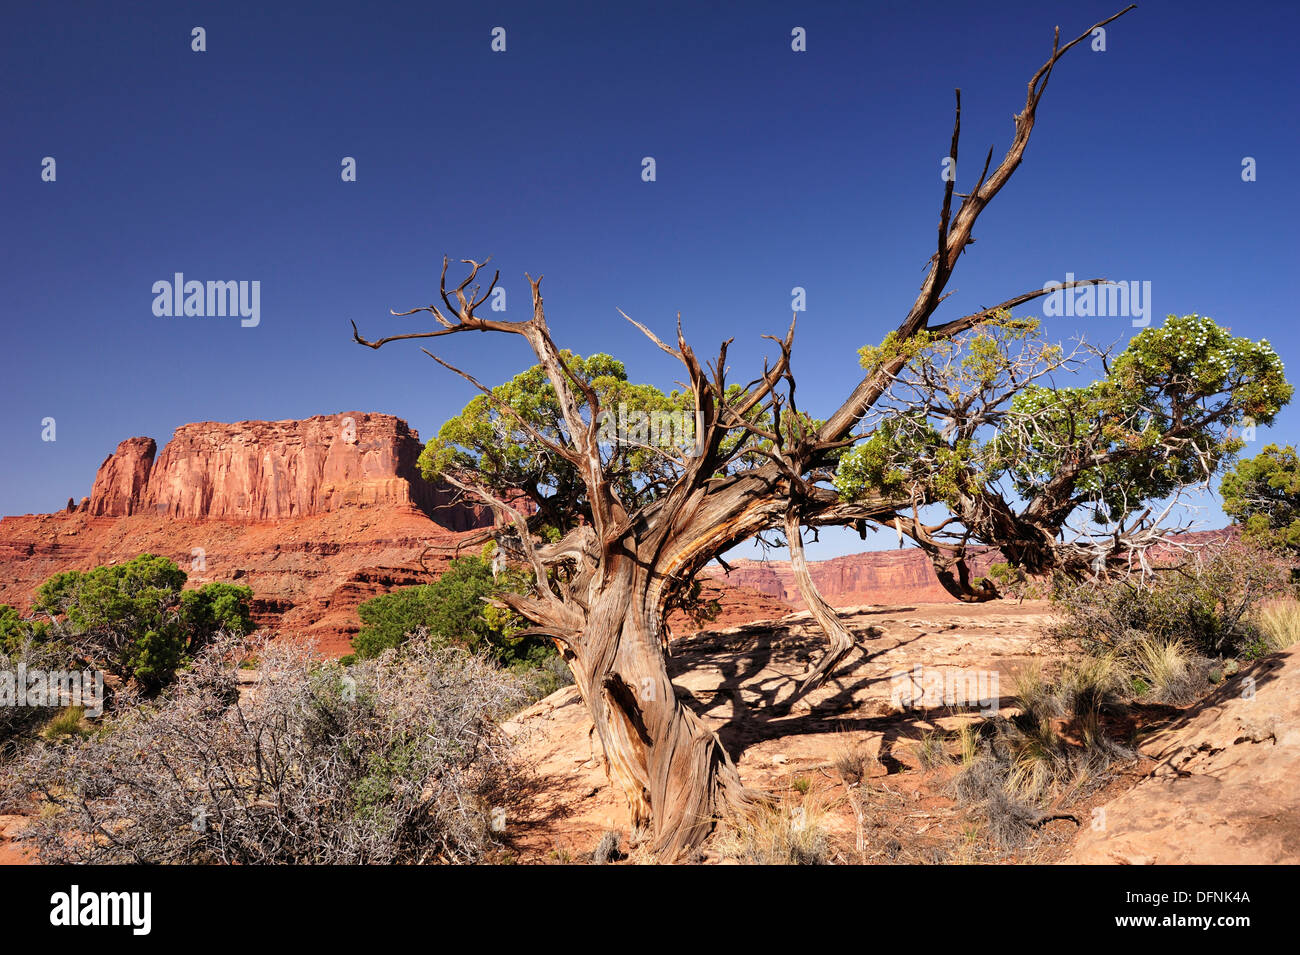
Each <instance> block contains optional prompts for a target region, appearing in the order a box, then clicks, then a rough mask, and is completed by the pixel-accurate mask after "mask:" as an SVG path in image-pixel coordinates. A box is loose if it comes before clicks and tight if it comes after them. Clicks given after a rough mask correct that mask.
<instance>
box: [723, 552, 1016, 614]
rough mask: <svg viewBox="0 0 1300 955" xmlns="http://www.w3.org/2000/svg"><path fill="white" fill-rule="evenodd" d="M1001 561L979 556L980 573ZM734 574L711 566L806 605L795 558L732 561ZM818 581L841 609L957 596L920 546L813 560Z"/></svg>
mask: <svg viewBox="0 0 1300 955" xmlns="http://www.w3.org/2000/svg"><path fill="white" fill-rule="evenodd" d="M995 559H996V556H995V554H994V553H993V552H991V551H990V552H987V553H980V554H978V555H976V557H975V559H974V561H973V566H974V571H975V573H977V574H979V573H983V572H984V571H985V570H987V568H988V565H989V564H990V563H992V562H993V560H995ZM729 563H730V564H731V572H730V573H725V574H724V573H723V572H722V571H720V570H718V569H716V568H710V569H709V571H708V573H709V574H710V575H711V576H712V577H713V578H714V579H715V580H717V581H719V582H724V581H725V582H726V583H727V584H728V585H732V586H737V587H743V588H745V589H747V590H755V591H758V592H759V593H763V594H766V595H768V596H769V597H772V598H774V599H776V600H779V601H782V602H784V603H787V604H789V605H790V606H792V607H795V608H797V609H799V610H803V609H805V606H804V601H803V598H802V597H800V596H799V590H798V588H797V587H796V586H795V582H794V572H793V570H791V568H790V563H789V561H784V560H765V561H758V560H736V561H729ZM808 569H809V572H810V573H811V574H812V578H813V583H815V584H816V585H817V589H818V590H820V591H821V594H822V596H823V597H825V598H826V601H827V602H828V603H830V604H831V605H832V606H835V607H853V606H857V605H859V604H899V603H909V602H913V603H916V602H920V603H942V602H946V601H949V600H952V599H953V597H952V596H951V595H950V594H949V593H948V591H946V590H944V589H943V586H942V585H941V584H940V583H939V578H938V577H936V576H935V573H934V568H933V566H932V565H931V563H930V558H928V557H927V556H926V555H925V554H924V553H923V552H922V551H920V550H917V549H916V548H908V549H906V550H896V551H884V550H882V551H868V552H866V553H862V554H848V555H846V556H844V557H832V558H831V559H829V560H814V561H809V562H808Z"/></svg>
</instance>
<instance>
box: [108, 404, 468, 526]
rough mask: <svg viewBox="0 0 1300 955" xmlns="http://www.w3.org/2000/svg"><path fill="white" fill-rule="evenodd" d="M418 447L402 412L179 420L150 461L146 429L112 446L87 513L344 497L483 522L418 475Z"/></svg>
mask: <svg viewBox="0 0 1300 955" xmlns="http://www.w3.org/2000/svg"><path fill="white" fill-rule="evenodd" d="M420 448H421V444H420V439H419V435H418V434H416V433H415V432H414V431H412V430H411V429H410V427H408V426H407V424H406V422H405V421H402V420H401V419H400V418H395V417H393V416H392V415H384V414H365V413H362V412H346V413H343V414H338V415H321V416H317V417H314V418H308V419H306V420H302V421H292V420H290V421H241V422H237V423H235V424H219V423H215V422H202V423H199V424H187V425H183V426H182V427H180V428H177V429H176V433H175V435H173V437H172V440H171V441H170V442H168V444H167V446H166V447H165V448H163V451H162V454H160V455H159V456H158V459H157V460H156V461H155V460H154V459H153V456H154V449H155V444H154V441H153V439H152V438H129V439H127V440H126V441H123V442H122V443H121V444H120V445H118V448H117V451H116V452H115V453H114V454H112V455H110V456H109V458H108V459H107V460H106V461H105V462H104V463H103V465H101V466H100V469H99V474H98V475H97V476H96V478H95V486H94V489H93V490H92V492H91V495H90V513H91V514H93V515H95V516H103V517H125V516H129V515H131V514H138V513H144V512H148V513H151V514H161V515H164V516H167V517H172V518H180V519H185V520H224V521H274V520H284V519H286V518H293V517H310V516H312V515H315V514H324V513H326V512H328V511H334V510H338V509H339V508H342V507H349V506H370V507H416V508H418V509H419V510H421V511H423V512H424V513H426V514H427V515H429V516H430V517H432V518H434V519H435V520H437V521H438V523H439V524H441V525H443V526H444V527H446V528H448V529H450V530H468V529H470V528H473V527H481V526H484V525H485V524H488V523H490V522H491V516H490V514H489V513H488V512H487V511H486V509H485V508H482V507H480V506H466V505H462V504H459V503H457V502H456V500H455V498H454V496H453V494H452V493H451V491H450V490H449V489H447V488H445V487H440V486H435V485H433V484H430V483H429V482H427V481H425V480H424V479H423V478H422V477H420V474H419V470H418V468H417V466H416V460H417V459H418V458H419V455H420Z"/></svg>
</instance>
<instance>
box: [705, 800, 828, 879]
mask: <svg viewBox="0 0 1300 955" xmlns="http://www.w3.org/2000/svg"><path fill="white" fill-rule="evenodd" d="M715 846H716V848H717V849H718V851H719V852H721V853H722V855H723V856H725V857H727V858H731V859H735V860H736V861H738V862H741V863H743V864H746V865H826V864H827V863H829V862H830V857H831V839H830V834H829V833H828V832H827V831H826V827H825V826H824V825H823V812H822V810H821V809H819V808H817V807H816V806H810V805H808V800H801V801H799V802H793V801H790V800H786V801H783V802H781V803H780V804H777V805H771V806H761V807H758V808H756V809H755V810H754V811H753V812H752V813H750V814H749V815H747V816H745V817H737V818H735V819H732V820H731V821H730V822H729V823H728V824H727V825H726V826H724V827H723V829H722V830H721V832H720V833H719V835H718V837H717V842H716V844H715Z"/></svg>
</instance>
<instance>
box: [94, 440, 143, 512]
mask: <svg viewBox="0 0 1300 955" xmlns="http://www.w3.org/2000/svg"><path fill="white" fill-rule="evenodd" d="M157 449H158V446H157V445H156V444H155V443H154V440H153V438H127V439H126V440H125V441H123V442H122V443H121V444H119V445H118V446H117V450H116V451H114V452H113V453H112V454H110V455H109V456H108V457H106V458H105V459H104V463H103V464H101V465H100V466H99V472H98V473H97V474H96V475H95V485H94V488H93V489H92V490H91V492H90V505H89V507H90V513H91V514H93V515H95V516H96V517H125V516H127V515H129V514H135V513H137V512H138V511H139V510H140V508H141V507H143V506H144V498H145V490H146V488H147V487H148V485H149V472H150V471H151V470H152V469H153V456H154V452H155V451H157Z"/></svg>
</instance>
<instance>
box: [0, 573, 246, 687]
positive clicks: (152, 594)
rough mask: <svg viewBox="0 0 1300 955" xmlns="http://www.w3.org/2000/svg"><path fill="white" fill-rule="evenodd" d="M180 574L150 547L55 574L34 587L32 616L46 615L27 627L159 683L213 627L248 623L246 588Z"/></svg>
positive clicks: (230, 629) (126, 673) (239, 628)
mask: <svg viewBox="0 0 1300 955" xmlns="http://www.w3.org/2000/svg"><path fill="white" fill-rule="evenodd" d="M185 581H186V574H185V572H184V571H183V570H181V569H180V568H179V567H177V566H176V565H175V564H174V563H173V562H172V561H170V560H168V559H167V558H165V557H157V556H154V555H153V554H141V555H140V556H139V557H136V558H135V559H133V560H129V561H126V562H125V563H121V564H112V565H109V566H107V567H96V568H95V569H94V570H87V571H79V570H72V571H66V572H64V573H59V574H55V575H54V576H53V577H51V578H50V579H49V580H47V581H45V583H43V584H41V586H40V588H39V589H38V590H37V592H36V599H35V601H34V602H33V604H32V616H33V618H35V620H39V618H41V617H44V618H45V620H44V621H40V622H39V623H38V622H35V620H34V622H33V623H32V627H33V628H40V629H39V632H40V633H41V634H43V635H45V636H47V637H52V636H57V638H58V639H59V640H60V641H62V642H63V643H65V644H66V645H67V646H68V647H69V648H71V649H72V650H73V651H74V652H75V653H77V654H79V655H80V656H82V657H84V658H85V659H87V660H89V661H92V662H94V663H96V664H98V665H101V666H103V667H104V668H105V669H107V670H108V671H109V672H111V673H115V674H117V675H118V676H120V677H122V678H123V679H134V680H136V681H137V682H139V683H140V684H141V685H142V686H143V687H145V688H146V689H150V690H153V689H157V688H159V687H161V686H163V685H164V684H166V683H169V682H170V681H171V680H172V678H173V676H174V675H175V673H176V670H177V669H178V668H179V667H181V666H184V665H185V664H186V663H187V662H188V661H189V660H190V659H191V658H192V657H193V655H194V654H195V653H196V652H197V651H198V650H199V649H201V648H202V647H204V646H206V645H207V644H208V643H209V642H211V640H212V639H213V638H214V637H215V636H216V635H217V633H218V632H223V631H224V632H226V633H230V634H235V635H239V634H246V633H249V632H251V631H252V629H253V623H252V618H251V616H250V614H249V601H250V600H251V599H252V596H253V592H252V591H251V590H250V589H249V588H248V587H240V586H236V585H234V584H226V583H209V584H205V585H204V586H203V587H201V588H199V589H197V590H183V589H182V588H183V587H184V586H185ZM6 626H9V625H8V624H6Z"/></svg>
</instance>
